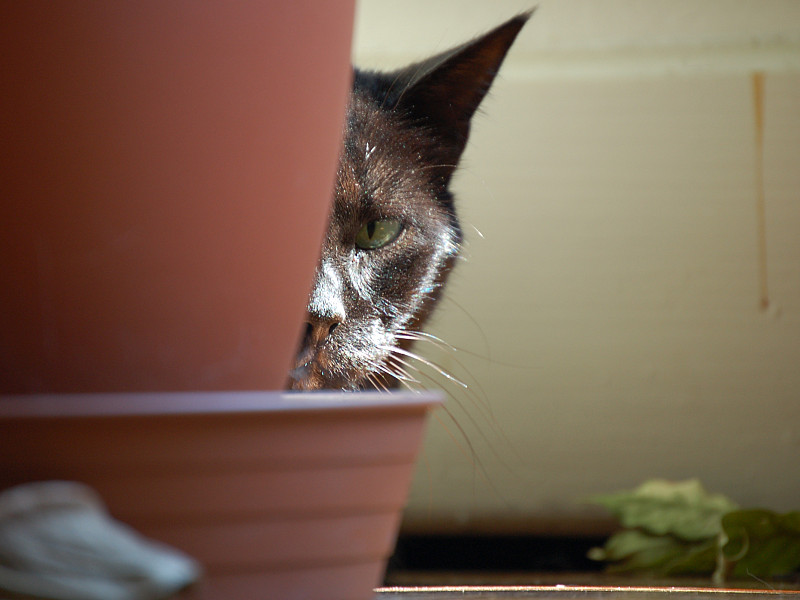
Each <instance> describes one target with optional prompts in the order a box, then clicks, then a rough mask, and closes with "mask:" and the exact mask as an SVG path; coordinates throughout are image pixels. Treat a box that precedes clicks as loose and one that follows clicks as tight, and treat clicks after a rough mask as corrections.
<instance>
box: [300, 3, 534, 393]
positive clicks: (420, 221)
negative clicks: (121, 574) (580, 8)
mask: <svg viewBox="0 0 800 600" xmlns="http://www.w3.org/2000/svg"><path fill="white" fill-rule="evenodd" d="M530 14H531V13H523V14H521V15H519V16H516V17H514V18H512V19H511V20H509V21H507V22H506V23H504V24H502V25H500V26H499V27H497V28H495V29H493V30H492V31H490V32H489V33H487V34H485V35H483V36H481V37H478V38H476V39H474V40H472V41H470V42H467V43H465V44H463V45H461V46H458V47H456V48H453V49H451V50H449V51H446V52H443V53H441V54H437V55H435V56H433V57H431V58H429V59H427V60H424V61H422V62H418V63H415V64H412V65H409V66H408V67H405V68H403V69H400V70H398V71H394V72H390V73H379V72H367V71H361V70H359V69H354V79H353V87H352V91H351V94H350V99H349V103H348V108H347V114H346V119H345V132H344V140H343V147H342V150H341V153H340V158H339V167H338V171H337V178H336V185H335V191H334V198H333V204H332V207H331V212H330V218H329V223H328V229H327V232H326V235H325V238H324V240H323V243H322V251H321V256H320V259H319V263H318V265H317V269H316V274H315V276H314V282H313V287H312V290H311V294H310V297H309V301H308V307H307V322H306V324H305V330H304V332H303V334H302V336H301V337H302V339H301V342H300V348H299V351H298V354H297V358H296V361H295V366H294V368H293V369H292V370H291V371H290V374H289V387H290V388H291V389H294V390H316V389H339V390H360V389H388V388H390V387H396V385H397V384H398V382H403V381H408V380H411V379H413V378H412V376H411V375H410V370H412V369H413V367H412V366H411V365H410V363H409V360H410V359H412V358H416V355H414V354H412V353H410V352H409V351H408V347H409V346H410V345H411V343H412V342H413V341H414V340H415V339H420V337H421V336H422V335H423V334H422V333H421V332H420V331H421V327H422V325H423V324H424V323H425V321H426V319H427V318H428V316H429V315H430V314H431V312H432V310H433V308H434V307H435V305H436V304H437V302H438V300H439V298H440V297H441V293H442V289H443V287H444V284H445V282H446V280H447V276H448V273H449V272H450V270H451V268H452V266H453V263H454V260H455V258H456V256H457V255H458V252H459V247H460V245H461V239H462V233H461V226H460V224H459V221H458V218H457V216H456V211H455V207H454V203H453V195H452V193H451V192H450V190H449V184H450V181H451V179H452V176H453V173H454V171H455V169H456V167H457V166H458V162H459V159H460V157H461V154H462V152H463V151H464V147H465V145H466V143H467V138H468V137H469V130H470V120H471V118H472V116H473V114H474V113H475V111H476V109H477V108H478V105H479V104H480V103H481V101H482V100H483V98H484V96H485V95H486V93H487V92H488V90H489V87H490V86H491V84H492V82H493V81H494V78H495V75H496V74H497V71H498V69H499V68H500V65H501V64H502V62H503V60H504V58H505V56H506V53H507V52H508V50H509V48H510V47H511V44H512V43H513V42H514V40H515V38H516V36H517V34H518V33H519V31H520V29H521V28H522V26H523V25H524V24H525V23H526V21H527V20H528V18H529V17H530Z"/></svg>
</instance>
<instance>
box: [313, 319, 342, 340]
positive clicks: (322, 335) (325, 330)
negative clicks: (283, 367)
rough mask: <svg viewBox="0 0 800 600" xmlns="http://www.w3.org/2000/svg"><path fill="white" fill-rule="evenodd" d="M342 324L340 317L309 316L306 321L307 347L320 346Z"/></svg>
mask: <svg viewBox="0 0 800 600" xmlns="http://www.w3.org/2000/svg"><path fill="white" fill-rule="evenodd" d="M341 322H342V320H341V319H339V318H338V317H322V318H321V317H317V316H314V315H308V320H307V321H306V335H305V341H306V344H305V345H306V346H312V347H314V346H319V345H320V344H321V343H322V342H324V341H325V340H326V339H328V337H330V335H331V334H332V333H333V331H334V330H335V329H336V328H337V327H338V326H339V324H340V323H341Z"/></svg>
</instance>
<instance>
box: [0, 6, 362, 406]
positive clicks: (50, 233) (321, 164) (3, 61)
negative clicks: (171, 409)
mask: <svg viewBox="0 0 800 600" xmlns="http://www.w3.org/2000/svg"><path fill="white" fill-rule="evenodd" d="M352 22H353V2H352V1H339V2H312V1H309V0H286V1H282V2H245V3H241V2H234V3H226V2H215V1H211V0H191V1H176V2H162V1H161V0H139V1H136V2H104V1H102V0H100V1H80V2H74V1H72V0H68V1H63V2H62V1H57V2H34V1H32V2H10V3H3V6H2V8H0V65H1V66H2V68H1V69H0V70H1V71H2V73H3V78H2V86H3V93H2V94H0V102H1V103H2V104H0V120H2V130H3V141H2V143H3V157H2V158H3V170H2V171H3V175H2V177H3V179H2V189H3V202H2V209H0V210H2V213H1V215H0V216H1V217H2V218H1V219H0V221H1V222H2V223H3V231H2V235H0V290H2V292H0V302H1V303H2V304H1V305H0V391H3V392H41V391H50V392H52V391H56V392H63V391H73V392H75V391H78V392H86V391H107V390H118V391H129V390H180V389H192V390H196V389H205V390H221V389H276V388H281V387H282V386H283V384H284V381H285V373H286V370H287V368H288V366H289V363H290V360H291V355H292V353H293V352H294V350H295V343H296V339H297V335H298V333H299V327H300V324H301V321H302V315H303V310H304V305H305V298H306V295H307V292H308V289H309V286H310V282H311V277H312V275H313V269H314V265H315V262H316V260H317V254H318V248H319V241H320V239H321V236H322V233H323V230H324V227H325V219H326V213H327V208H328V203H329V201H330V194H331V190H332V182H333V176H334V172H335V168H336V158H337V154H338V150H339V145H340V136H341V126H342V118H343V114H344V106H345V102H346V96H347V88H348V86H349V81H350V68H349V53H350V39H351V29H352Z"/></svg>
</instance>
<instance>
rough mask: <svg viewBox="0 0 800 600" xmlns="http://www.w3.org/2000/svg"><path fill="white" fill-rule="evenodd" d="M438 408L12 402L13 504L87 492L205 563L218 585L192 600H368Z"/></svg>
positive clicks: (0, 437) (89, 397) (178, 400)
mask: <svg viewBox="0 0 800 600" xmlns="http://www.w3.org/2000/svg"><path fill="white" fill-rule="evenodd" d="M438 401H439V397H438V396H436V395H433V394H429V393H426V394H411V393H392V394H387V393H363V394H352V393H351V394H345V393H331V394H325V393H307V394H292V393H284V394H280V393H275V392H227V393H225V392H223V393H199V394H192V393H169V394H163V393H162V394H86V395H69V394H66V395H65V394H60V395H45V396H36V395H32V396H30V395H29V396H19V397H15V398H14V397H12V398H8V397H7V398H5V399H4V408H3V411H2V412H0V489H4V488H7V487H10V486H12V485H15V484H19V483H24V482H27V481H40V480H50V479H68V480H74V481H80V482H83V483H86V484H88V485H89V486H91V487H92V488H94V489H95V490H96V491H97V492H99V494H100V495H101V497H102V498H103V499H104V501H105V502H106V503H107V505H108V507H109V510H110V512H111V514H112V515H113V516H114V517H116V518H118V519H120V520H122V521H123V522H126V523H128V524H130V525H133V526H134V527H135V528H136V529H138V530H139V531H141V532H143V533H144V534H146V535H148V536H150V537H152V538H155V539H157V540H160V541H163V542H166V543H168V544H170V545H171V546H173V547H176V548H179V549H181V550H183V551H185V552H187V553H188V554H189V555H191V556H192V557H194V558H195V559H197V560H198V561H199V562H200V563H201V564H202V566H203V568H204V570H205V577H204V579H203V580H202V581H201V583H200V584H199V585H198V586H197V587H196V588H194V589H190V590H189V591H188V592H187V593H186V596H185V597H186V598H187V599H194V600H199V599H202V600H232V599H237V598H276V599H280V600H369V599H371V598H372V597H373V592H372V589H373V588H374V587H375V586H376V585H378V584H379V583H380V580H381V577H382V575H383V571H384V568H385V565H386V559H387V557H388V556H389V554H390V553H391V551H392V549H393V547H394V541H395V536H396V533H397V527H398V524H399V521H400V516H401V512H402V508H403V506H404V505H405V502H406V497H407V493H408V487H409V485H410V481H411V475H412V472H413V466H414V461H415V458H416V455H417V451H418V448H419V446H420V443H421V436H422V433H423V425H424V419H425V415H426V413H427V411H428V409H429V408H430V406H431V405H432V404H435V403H437V402H438ZM182 597H183V596H182Z"/></svg>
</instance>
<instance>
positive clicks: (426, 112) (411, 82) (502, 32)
mask: <svg viewBox="0 0 800 600" xmlns="http://www.w3.org/2000/svg"><path fill="white" fill-rule="evenodd" d="M532 12H533V11H530V12H527V13H523V14H521V15H519V16H516V17H514V18H513V19H511V20H509V21H507V22H506V23H504V24H502V25H500V26H499V27H497V28H495V29H493V30H492V31H490V32H489V33H487V34H485V35H482V36H480V37H478V38H476V39H474V40H472V41H470V42H467V43H466V44H462V45H461V46H458V47H456V48H453V49H452V50H448V51H447V52H443V53H442V54H437V55H436V56H433V57H431V58H429V59H427V60H425V61H422V62H420V63H416V64H413V65H410V66H408V67H406V68H405V69H402V70H400V71H398V72H396V73H394V74H393V75H394V77H395V80H394V84H393V87H394V88H395V90H397V91H398V92H399V94H398V96H397V99H396V100H395V106H396V107H397V108H400V109H402V110H405V111H406V112H407V113H409V114H410V115H411V116H412V117H413V118H414V119H418V120H421V121H422V122H423V124H424V125H425V126H427V127H430V128H432V129H433V130H434V131H435V133H436V135H437V137H438V138H439V140H440V141H441V142H444V143H445V144H447V146H448V148H449V150H450V152H448V154H452V156H450V157H448V158H449V159H450V160H451V161H452V162H456V161H457V160H458V158H459V157H460V156H461V152H462V151H463V150H464V146H465V145H466V143H467V137H468V136H469V127H470V119H471V118H472V115H473V114H474V113H475V110H476V109H477V108H478V105H479V104H480V103H481V101H482V100H483V98H484V96H485V95H486V93H487V92H488V91H489V87H490V86H491V85H492V82H493V81H494V78H495V75H496V74H497V71H498V70H499V69H500V65H501V64H502V63H503V59H504V58H505V56H506V53H507V52H508V49H509V48H510V47H511V44H512V43H513V42H514V39H515V38H516V37H517V34H518V33H519V31H520V29H522V26H523V25H524V24H525V22H526V21H527V20H528V18H529V17H530V16H531V14H532Z"/></svg>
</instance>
